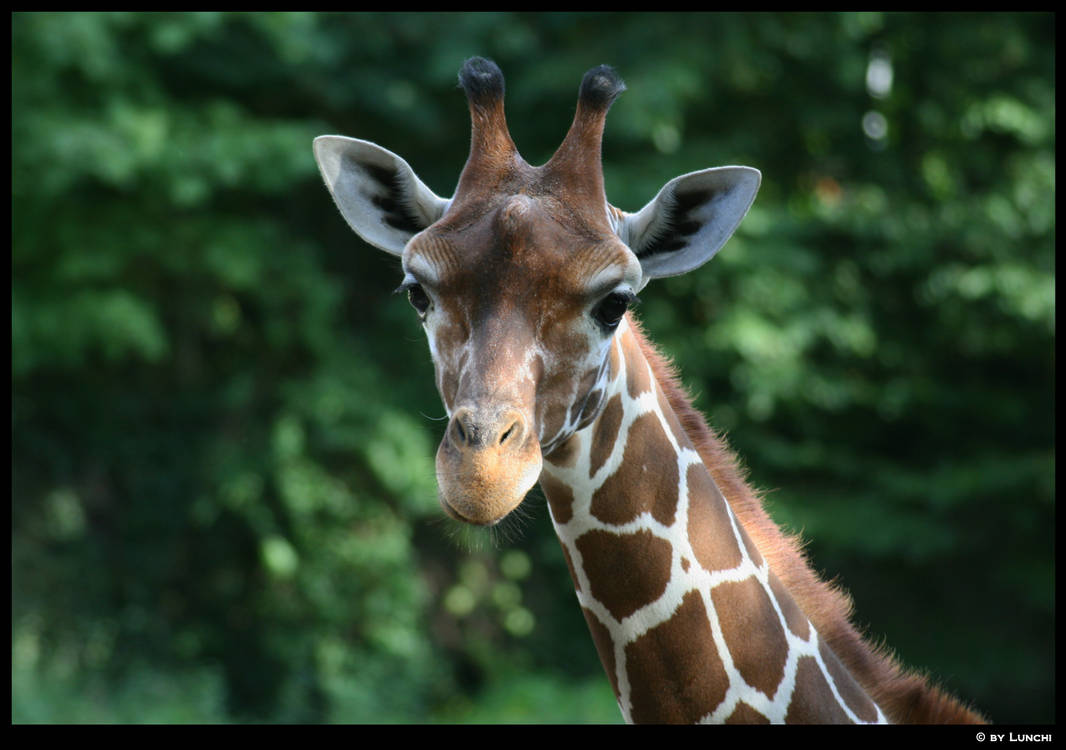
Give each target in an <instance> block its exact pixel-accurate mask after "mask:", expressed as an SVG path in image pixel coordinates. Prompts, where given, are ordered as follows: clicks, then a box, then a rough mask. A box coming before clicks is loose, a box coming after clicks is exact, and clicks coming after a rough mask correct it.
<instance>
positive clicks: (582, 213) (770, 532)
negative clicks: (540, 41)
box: [314, 58, 983, 723]
mask: <svg viewBox="0 0 1066 750" xmlns="http://www.w3.org/2000/svg"><path fill="white" fill-rule="evenodd" d="M459 83H460V86H461V87H462V89H463V90H464V92H465V94H466V98H467V103H468V107H469V111H470V116H471V122H472V126H471V145H470V152H469V156H468V159H467V162H466V164H465V166H464V167H463V170H462V172H461V174H460V177H459V182H458V185H457V187H456V190H455V194H454V196H453V197H452V198H450V199H446V198H441V197H439V196H437V195H436V194H434V193H433V192H432V191H431V190H430V189H429V188H428V187H427V186H426V185H425V184H424V183H423V182H422V181H421V180H420V179H419V178H418V176H417V175H416V174H415V172H414V171H413V170H412V169H411V167H410V166H409V165H408V164H407V162H405V161H404V160H403V159H401V158H400V157H399V156H397V155H395V154H393V153H392V152H391V151H388V150H387V149H384V148H382V147H381V146H378V145H376V144H374V143H371V142H368V141H363V140H358V139H353V138H347V137H342V136H320V137H319V138H316V139H315V142H314V153H315V157H316V160H317V162H318V165H319V168H320V171H321V173H322V176H323V179H324V181H325V183H326V186H327V188H328V189H329V191H330V193H331V195H332V197H333V199H334V202H335V203H336V205H337V207H338V209H339V210H340V213H341V215H342V216H343V217H344V219H345V220H346V221H347V222H348V224H349V225H350V226H351V228H352V229H353V230H354V231H355V232H356V233H357V234H359V235H360V236H361V237H362V238H363V239H365V240H366V241H367V242H368V243H370V244H372V245H374V246H376V247H378V248H380V249H382V250H384V251H386V252H388V253H391V254H392V255H394V256H397V257H399V259H400V262H401V267H402V271H403V274H404V277H403V282H402V283H401V285H400V287H399V289H398V291H403V292H406V294H407V296H408V299H409V301H410V303H411V305H412V307H414V309H415V311H416V313H417V315H418V317H419V319H420V321H421V324H422V326H423V328H424V330H425V332H426V335H427V340H428V343H429V349H430V354H431V356H432V359H433V362H434V368H435V373H436V386H437V389H438V391H439V393H440V395H441V399H442V401H443V404H444V406H445V409H446V411H447V415H448V425H447V427H446V429H445V432H444V436H443V437H442V439H441V442H440V446H439V448H438V450H437V456H436V466H437V483H438V491H439V500H440V504H441V507H442V509H443V511H444V513H445V514H447V515H448V516H450V517H452V518H454V519H457V520H459V521H463V522H466V523H470V524H478V525H492V524H495V523H497V522H499V521H500V520H501V519H503V518H504V517H505V516H507V514H508V513H510V512H511V511H512V510H513V509H514V508H516V507H517V506H518V505H519V504H520V503H521V502H522V501H523V499H524V497H525V496H526V493H527V492H528V491H529V490H530V489H531V488H532V487H533V486H534V485H535V484H537V483H538V482H539V483H540V486H541V488H542V490H543V492H544V495H545V497H546V498H547V503H548V509H549V513H550V516H551V520H552V524H553V526H554V529H555V531H556V534H557V536H558V538H559V541H560V543H561V545H562V549H563V553H564V556H565V558H566V562H567V565H568V567H569V569H570V573H571V577H572V579H573V583H574V587H575V591H576V594H577V600H578V603H579V605H580V607H581V609H582V612H583V614H584V616H585V618H586V621H587V623H588V627H589V630H590V633H591V635H592V639H593V642H594V644H595V647H596V649H597V651H598V654H599V656H600V659H601V661H602V663H603V666H604V669H605V671H606V674H607V677H608V679H609V681H610V684H611V687H612V688H613V690H614V694H615V697H616V699H617V702H618V705H619V708H620V710H621V712H622V715H623V717H624V718H625V720H626V721H628V722H653V723H667V722H668V723H675V722H685V723H689V722H701V723H767V722H768V723H837V722H840V723H845V722H846V723H896V722H916V723H932V722H953V723H966V722H980V721H983V719H982V718H981V717H980V716H979V715H978V714H977V713H975V712H973V711H971V710H970V709H969V708H967V707H965V706H963V705H962V704H961V703H960V702H958V701H957V700H955V699H954V698H952V697H951V696H948V695H947V694H945V693H943V692H941V691H940V690H939V689H938V688H936V687H935V686H933V685H931V684H929V683H927V681H926V680H925V679H924V678H922V677H920V676H917V675H914V674H912V673H908V672H905V671H904V670H903V669H902V668H901V667H900V666H899V665H898V664H897V663H896V661H895V660H894V659H893V657H892V656H891V655H889V654H888V653H886V652H885V651H884V650H883V649H879V648H875V647H873V646H871V645H870V644H868V643H867V642H866V641H865V640H864V639H863V637H862V636H861V635H860V634H859V633H858V631H857V630H856V629H855V627H854V626H853V625H852V624H851V622H850V614H851V602H850V599H849V598H848V596H847V595H846V594H845V593H843V592H842V591H841V590H840V589H839V588H837V587H835V586H833V585H830V584H827V583H825V582H823V581H822V580H821V579H820V578H818V576H817V575H816V574H815V573H814V572H813V571H812V569H811V568H810V566H809V564H808V562H807V560H806V558H805V556H804V554H803V552H802V551H801V548H800V545H799V543H798V542H797V540H796V539H795V538H793V537H791V536H790V535H788V534H786V533H785V532H783V531H782V530H780V529H779V528H778V527H777V526H776V525H775V524H774V523H773V521H772V520H771V519H770V518H769V516H768V514H767V513H766V512H765V510H764V509H763V507H762V504H761V501H760V499H759V496H758V495H757V493H755V492H754V491H753V490H752V489H751V488H750V487H749V486H748V484H747V482H746V480H745V478H744V475H743V472H742V471H741V470H740V468H739V464H738V461H737V459H736V457H735V456H734V455H733V454H732V452H731V451H730V449H729V448H728V447H727V445H726V444H725V441H724V439H722V438H721V437H720V436H719V435H717V434H716V433H715V432H714V431H713V430H712V429H711V428H710V427H709V426H708V425H707V423H706V422H705V421H704V419H703V417H702V416H701V415H700V414H699V413H698V412H697V410H696V409H695V408H694V407H693V405H692V402H691V400H690V398H689V397H688V395H687V394H686V392H685V391H684V388H683V387H682V386H681V385H680V381H679V380H678V378H677V375H676V373H675V372H674V371H673V369H672V367H671V365H670V364H669V363H668V362H667V360H666V359H665V358H664V357H663V356H662V355H660V354H659V353H658V352H657V351H656V350H655V348H654V347H653V346H652V345H651V344H650V343H649V341H648V340H647V338H646V337H645V336H644V334H643V331H642V330H641V327H640V324H639V322H638V321H637V319H636V318H635V317H634V315H633V314H632V311H631V310H630V307H631V306H632V304H633V302H634V300H635V299H636V294H637V292H639V291H641V290H642V289H643V288H644V286H645V285H646V284H648V283H649V282H650V281H651V280H652V279H655V278H662V277H666V276H672V275H677V274H681V273H686V272H689V271H692V270H694V269H695V268H697V267H699V266H701V265H702V264H704V263H705V262H707V261H708V260H710V259H711V257H713V256H714V255H715V254H716V253H717V252H718V250H719V249H720V248H721V247H722V246H723V245H724V244H725V242H726V241H727V240H728V239H729V237H730V236H731V235H732V234H733V232H734V231H735V229H736V227H737V226H738V225H739V223H740V221H741V220H742V219H743V217H744V215H745V214H746V213H747V211H748V209H749V208H750V206H751V204H752V202H753V201H754V199H755V194H756V192H757V191H758V188H759V184H760V181H761V174H760V172H759V171H758V170H755V169H752V168H749V167H718V168H712V169H704V170H702V171H698V172H692V173H688V174H685V175H682V176H680V177H677V178H675V179H673V180H671V181H669V182H667V183H666V184H665V185H664V186H663V188H662V189H661V190H660V191H659V193H658V194H657V195H656V196H655V197H654V198H653V199H652V200H651V201H650V202H649V203H648V204H647V205H646V206H644V208H642V209H641V210H639V211H638V212H636V213H627V212H625V211H621V210H619V209H617V208H615V207H613V206H611V205H610V204H609V203H608V202H607V200H606V195H605V192H604V183H603V172H602V165H601V143H602V137H603V131H604V125H605V121H606V115H607V111H608V109H609V108H610V106H611V104H612V102H613V101H614V99H615V98H616V97H617V96H618V94H620V93H621V92H622V91H623V90H624V88H625V85H624V83H623V82H622V80H621V78H620V77H619V76H618V75H617V73H616V72H615V71H614V70H613V69H612V68H610V67H608V66H599V67H596V68H593V69H591V70H589V71H588V72H587V73H586V74H585V76H584V78H583V79H582V82H581V85H580V88H579V91H578V103H577V109H576V112H575V115H574V119H573V121H572V124H571V126H570V129H569V131H568V132H567V134H566V136H565V138H564V140H563V142H562V144H561V145H560V146H559V148H558V149H557V150H556V152H555V154H554V155H553V156H552V158H551V159H550V160H549V161H548V162H547V163H545V164H543V165H541V166H532V165H530V164H528V163H527V162H526V161H525V160H524V159H522V157H521V156H520V155H519V153H518V150H517V148H516V147H515V144H514V142H513V140H512V139H511V136H510V133H509V131H508V128H507V123H506V117H505V115H504V107H503V100H504V79H503V74H502V72H501V71H500V69H499V68H498V67H497V66H496V64H495V63H493V62H491V61H489V60H486V59H484V58H471V59H469V60H467V61H466V62H465V63H464V65H463V67H462V69H461V70H460V73H459Z"/></svg>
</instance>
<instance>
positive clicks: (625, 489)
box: [591, 412, 678, 526]
mask: <svg viewBox="0 0 1066 750" xmlns="http://www.w3.org/2000/svg"><path fill="white" fill-rule="evenodd" d="M625 440H626V447H625V453H624V454H623V455H622V463H621V465H620V466H619V467H618V470H617V471H615V472H614V474H612V475H611V476H609V477H608V478H607V480H606V481H605V482H604V483H603V484H602V485H600V488H599V489H598V490H596V492H595V494H593V496H592V507H591V511H592V515H594V516H595V517H596V518H598V519H600V520H601V521H603V522H605V523H611V524H623V523H627V522H628V521H632V520H633V519H634V518H636V517H637V516H639V515H640V514H641V513H643V512H644V511H646V510H649V511H651V514H652V516H653V517H654V518H655V519H656V520H657V521H659V522H660V523H662V524H664V525H666V526H669V525H671V524H672V523H673V522H674V515H675V513H676V512H677V501H678V475H677V458H676V454H675V453H674V450H673V447H672V446H671V445H670V442H669V441H668V440H667V439H666V433H665V432H663V427H662V424H661V423H660V422H659V418H658V417H657V416H656V415H655V414H654V413H653V412H649V413H647V414H644V415H642V416H640V417H637V419H636V421H634V422H633V424H631V425H630V427H629V431H628V434H627V436H626V438H625ZM613 445H614V441H613V440H612V441H611V446H612V447H613ZM593 449H594V451H595V450H596V448H595V446H593ZM664 451H668V453H665V452H664ZM638 500H640V501H643V500H647V501H648V502H647V504H646V505H645V504H641V503H640V502H637V501H638ZM627 501H628V502H627Z"/></svg>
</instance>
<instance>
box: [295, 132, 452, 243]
mask: <svg viewBox="0 0 1066 750" xmlns="http://www.w3.org/2000/svg"><path fill="white" fill-rule="evenodd" d="M314 150H315V161H317V162H318V168H319V170H320V171H321V172H322V178H323V179H324V180H325V181H326V187H327V188H329V192H330V193H331V194H332V195H333V200H334V202H335V203H336V204H337V208H339V209H340V212H341V215H342V216H344V219H345V221H347V222H348V225H349V226H350V227H351V228H352V229H354V230H355V232H356V234H358V235H359V236H360V237H362V238H363V239H364V240H366V241H367V242H369V243H370V244H371V245H374V246H375V247H379V248H381V249H382V250H384V251H385V252H387V253H392V254H393V255H400V254H401V253H402V252H403V248H404V246H405V245H406V244H407V241H408V240H409V239H411V237H413V236H414V235H416V234H417V233H419V232H421V231H422V230H423V229H425V228H426V227H428V226H429V225H430V224H432V223H433V222H435V221H436V220H437V219H439V218H440V217H441V215H442V214H443V213H444V210H445V209H446V208H447V207H448V203H449V201H448V200H447V199H445V198H440V197H438V196H437V195H435V194H434V193H433V191H432V190H430V189H429V188H428V187H426V186H425V184H424V183H423V182H422V181H421V180H420V179H418V175H416V174H415V173H414V170H413V169H411V167H410V166H409V165H408V164H407V162H405V161H404V160H403V159H401V158H400V157H399V156H397V155H396V154H394V153H392V152H391V151H389V150H387V149H384V148H382V147H381V146H378V145H377V144H375V143H370V142H369V141H361V140H358V139H356V138H346V137H344V136H341V135H322V136H319V137H318V138H315V144H314Z"/></svg>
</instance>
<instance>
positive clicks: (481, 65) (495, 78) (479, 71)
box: [459, 57, 503, 106]
mask: <svg viewBox="0 0 1066 750" xmlns="http://www.w3.org/2000/svg"><path fill="white" fill-rule="evenodd" d="M459 85H460V86H461V87H462V88H463V91H465V92H466V98H467V99H469V100H470V102H471V103H472V104H476V105H479V106H485V105H488V104H491V103H493V102H496V101H499V100H500V99H502V98H503V72H502V71H501V70H500V67H499V66H498V65H497V64H496V63H494V62H493V61H492V60H486V59H485V58H484V57H471V58H470V59H469V60H467V61H466V62H464V63H463V67H462V68H460V69H459Z"/></svg>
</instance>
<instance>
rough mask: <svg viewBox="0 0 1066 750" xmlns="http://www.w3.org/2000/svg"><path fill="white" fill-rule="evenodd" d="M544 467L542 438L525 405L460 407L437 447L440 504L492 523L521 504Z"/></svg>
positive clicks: (460, 516) (476, 520)
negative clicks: (541, 447)
mask: <svg viewBox="0 0 1066 750" xmlns="http://www.w3.org/2000/svg"><path fill="white" fill-rule="evenodd" d="M540 470H541V454H540V443H539V441H538V440H537V437H536V433H535V432H534V430H533V429H532V425H531V422H530V420H529V418H527V417H526V415H525V414H524V413H523V412H522V411H520V410H518V409H515V408H509V407H503V408H491V407H490V408H483V409H479V408H476V407H461V408H459V409H456V410H455V412H454V414H453V415H452V418H451V421H450V422H449V423H448V429H447V430H446V431H445V433H444V438H443V439H442V440H441V443H440V448H439V449H438V450H437V488H438V493H439V499H440V503H441V507H442V508H443V509H444V512H445V513H447V514H448V515H449V516H451V517H452V518H455V519H457V520H460V521H465V522H467V523H471V524H476V525H481V526H485V525H492V524H494V523H496V522H498V521H500V520H501V519H503V518H504V516H506V515H507V514H508V513H510V512H511V511H512V510H514V509H515V508H516V507H518V505H519V504H520V503H521V502H522V500H523V499H524V498H525V495H526V493H527V492H528V491H529V490H530V489H532V487H533V485H534V484H536V482H537V479H538V478H539V477H540Z"/></svg>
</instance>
